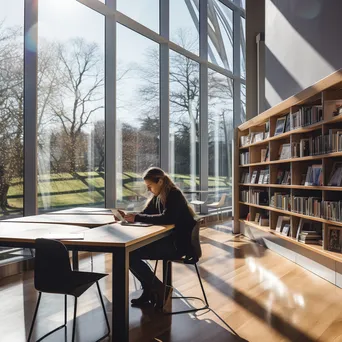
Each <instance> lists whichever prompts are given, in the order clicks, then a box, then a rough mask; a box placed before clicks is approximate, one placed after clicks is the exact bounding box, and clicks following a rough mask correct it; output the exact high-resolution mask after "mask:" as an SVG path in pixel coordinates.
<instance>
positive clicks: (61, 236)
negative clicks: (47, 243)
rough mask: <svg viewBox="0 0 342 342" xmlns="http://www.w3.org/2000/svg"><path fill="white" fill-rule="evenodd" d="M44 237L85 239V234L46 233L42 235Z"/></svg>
mask: <svg viewBox="0 0 342 342" xmlns="http://www.w3.org/2000/svg"><path fill="white" fill-rule="evenodd" d="M42 238H44V239H52V240H84V234H83V233H78V234H76V233H75V234H52V233H51V234H45V235H44V236H42Z"/></svg>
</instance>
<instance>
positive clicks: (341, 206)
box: [322, 201, 342, 222]
mask: <svg viewBox="0 0 342 342" xmlns="http://www.w3.org/2000/svg"><path fill="white" fill-rule="evenodd" d="M322 204H323V209H322V211H323V216H324V218H325V219H327V220H331V221H339V222H341V221H342V201H323V202H322Z"/></svg>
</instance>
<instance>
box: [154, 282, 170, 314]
mask: <svg viewBox="0 0 342 342" xmlns="http://www.w3.org/2000/svg"><path fill="white" fill-rule="evenodd" d="M172 291H173V288H172V287H171V286H167V287H166V289H165V286H162V287H160V288H159V289H158V290H157V289H155V290H152V291H151V303H152V304H153V306H154V307H155V308H156V309H157V310H163V308H164V307H165V306H167V304H168V303H169V301H170V299H171V295H172ZM164 296H165V298H164Z"/></svg>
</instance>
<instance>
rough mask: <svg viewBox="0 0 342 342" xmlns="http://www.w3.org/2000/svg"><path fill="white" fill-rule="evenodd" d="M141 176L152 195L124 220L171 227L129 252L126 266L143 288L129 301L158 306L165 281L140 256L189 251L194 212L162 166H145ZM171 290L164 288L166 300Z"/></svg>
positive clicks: (172, 256) (174, 255)
mask: <svg viewBox="0 0 342 342" xmlns="http://www.w3.org/2000/svg"><path fill="white" fill-rule="evenodd" d="M143 179H144V182H145V184H146V187H147V189H148V190H149V191H150V192H151V193H152V194H153V197H152V198H151V199H150V200H149V201H148V202H147V205H146V207H145V209H144V210H143V211H142V212H141V213H139V214H127V215H125V219H126V220H127V221H128V222H146V223H152V224H154V225H169V224H173V225H175V228H174V229H173V231H172V233H171V234H170V235H169V236H167V237H165V238H163V239H160V240H158V241H155V242H153V243H151V244H149V245H147V246H144V247H142V248H139V249H137V250H135V251H133V252H131V253H130V261H129V265H130V266H129V267H130V270H131V272H132V273H133V275H134V276H135V277H136V278H137V279H138V280H139V281H140V283H141V286H142V288H143V292H142V295H141V296H140V297H139V298H136V299H132V300H131V303H132V306H142V305H145V304H147V303H150V302H151V303H152V304H154V305H155V306H156V307H157V308H161V307H162V306H163V302H164V301H163V299H164V293H165V292H164V291H165V285H164V284H163V283H162V282H161V281H160V280H159V279H158V278H157V277H156V276H155V275H154V273H153V271H152V269H151V267H150V266H149V265H148V264H147V263H146V262H144V261H143V260H147V259H148V260H173V259H179V258H181V257H182V256H185V255H191V254H192V245H191V233H192V229H193V228H194V226H195V225H196V221H195V219H194V215H195V214H194V212H193V210H192V208H191V207H190V206H189V205H188V202H187V200H186V198H185V197H184V195H183V193H182V191H181V190H180V189H178V188H177V186H176V185H175V184H174V183H173V181H172V180H171V178H170V177H169V176H168V175H167V174H166V173H165V172H164V171H163V170H162V169H160V168H158V167H152V168H149V169H148V170H146V171H145V173H144V175H143ZM171 292H172V291H171V288H168V291H166V301H167V299H169V297H170V296H171Z"/></svg>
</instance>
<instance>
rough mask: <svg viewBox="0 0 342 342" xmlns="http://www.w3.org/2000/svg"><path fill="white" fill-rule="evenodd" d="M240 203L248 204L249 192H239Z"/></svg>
mask: <svg viewBox="0 0 342 342" xmlns="http://www.w3.org/2000/svg"><path fill="white" fill-rule="evenodd" d="M240 198H241V202H247V203H249V190H242V191H241V192H240Z"/></svg>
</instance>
